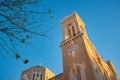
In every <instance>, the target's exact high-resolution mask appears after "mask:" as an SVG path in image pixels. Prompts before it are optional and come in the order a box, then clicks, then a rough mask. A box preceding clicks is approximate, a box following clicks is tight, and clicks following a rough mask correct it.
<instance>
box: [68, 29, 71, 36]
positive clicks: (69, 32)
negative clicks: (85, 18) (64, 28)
mask: <svg viewBox="0 0 120 80" xmlns="http://www.w3.org/2000/svg"><path fill="white" fill-rule="evenodd" d="M68 35H69V37H71V30H70V28H68Z"/></svg>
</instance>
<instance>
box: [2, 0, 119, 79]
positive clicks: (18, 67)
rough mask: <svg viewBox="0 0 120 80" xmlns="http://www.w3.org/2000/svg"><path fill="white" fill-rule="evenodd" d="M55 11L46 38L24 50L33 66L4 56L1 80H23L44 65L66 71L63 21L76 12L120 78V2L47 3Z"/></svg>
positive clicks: (59, 0) (51, 0)
mask: <svg viewBox="0 0 120 80" xmlns="http://www.w3.org/2000/svg"><path fill="white" fill-rule="evenodd" d="M43 4H45V6H46V7H49V8H51V9H52V10H53V11H54V13H53V14H52V15H53V16H54V19H53V20H51V21H48V22H47V23H45V25H44V27H48V26H53V29H52V30H51V31H50V32H49V34H48V36H50V38H46V37H35V39H34V40H33V41H32V42H33V43H32V44H31V45H25V46H23V47H22V48H21V47H20V49H19V51H20V53H21V55H22V56H23V57H24V58H28V59H29V60H30V62H29V63H28V64H23V63H22V62H21V61H17V60H15V59H12V58H8V59H3V58H2V56H0V71H1V73H0V80H10V78H11V79H13V80H20V76H21V72H22V71H23V70H25V69H27V68H29V67H31V66H36V65H43V66H45V67H47V68H49V69H50V70H51V71H53V72H54V73H55V74H59V73H61V72H62V71H63V70H62V53H61V49H60V47H59V44H60V42H62V26H61V23H60V22H61V20H62V19H64V18H65V17H66V16H68V15H70V14H71V13H73V12H74V11H75V12H77V13H78V15H79V16H80V17H81V19H82V20H83V21H84V23H85V25H86V26H85V27H86V30H87V33H88V36H89V38H90V40H91V41H92V43H93V44H94V45H95V47H96V49H97V50H98V52H99V53H100V55H101V56H102V57H103V59H104V60H108V59H110V60H111V61H112V62H113V64H114V65H115V67H116V71H117V73H118V75H119V76H120V59H119V58H120V47H119V45H120V0H69V1H68V0H44V2H43Z"/></svg>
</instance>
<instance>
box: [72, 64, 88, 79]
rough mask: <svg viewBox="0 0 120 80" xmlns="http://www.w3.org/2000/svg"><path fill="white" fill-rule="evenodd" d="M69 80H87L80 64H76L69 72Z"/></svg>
mask: <svg viewBox="0 0 120 80" xmlns="http://www.w3.org/2000/svg"><path fill="white" fill-rule="evenodd" d="M70 80H87V79H86V74H85V71H84V67H83V65H82V64H76V65H75V66H73V67H72V68H71V70H70Z"/></svg>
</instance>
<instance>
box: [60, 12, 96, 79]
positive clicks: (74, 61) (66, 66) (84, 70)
mask: <svg viewBox="0 0 120 80" xmlns="http://www.w3.org/2000/svg"><path fill="white" fill-rule="evenodd" d="M61 23H62V31H63V32H62V33H63V42H62V43H61V44H60V47H61V48H62V57H63V75H64V80H95V79H94V76H93V74H91V72H92V70H91V64H90V58H89V55H88V53H87V50H86V46H85V42H84V38H86V39H88V36H87V33H86V30H85V24H84V22H83V21H82V20H81V19H80V17H79V16H78V15H77V13H73V14H71V15H70V16H68V17H66V18H65V19H64V20H63V21H62V22H61ZM86 75H87V76H86ZM88 75H89V76H88Z"/></svg>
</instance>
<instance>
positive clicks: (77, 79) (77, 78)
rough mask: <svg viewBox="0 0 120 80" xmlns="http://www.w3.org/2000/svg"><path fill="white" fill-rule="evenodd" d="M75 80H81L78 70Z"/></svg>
mask: <svg viewBox="0 0 120 80" xmlns="http://www.w3.org/2000/svg"><path fill="white" fill-rule="evenodd" d="M76 80H81V75H80V71H79V69H78V70H77V74H76Z"/></svg>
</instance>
